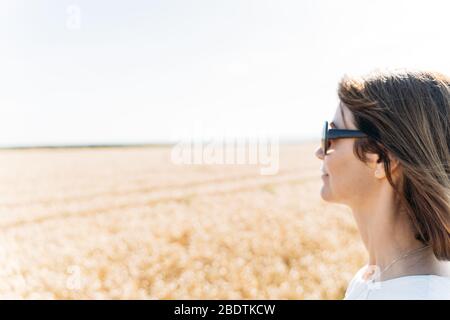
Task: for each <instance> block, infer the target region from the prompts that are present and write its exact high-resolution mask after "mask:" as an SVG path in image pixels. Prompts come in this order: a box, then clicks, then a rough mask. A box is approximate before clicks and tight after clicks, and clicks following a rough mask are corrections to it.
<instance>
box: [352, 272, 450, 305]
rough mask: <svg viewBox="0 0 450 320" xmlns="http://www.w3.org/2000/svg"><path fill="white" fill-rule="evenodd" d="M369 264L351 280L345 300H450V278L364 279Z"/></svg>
mask: <svg viewBox="0 0 450 320" xmlns="http://www.w3.org/2000/svg"><path fill="white" fill-rule="evenodd" d="M365 268H367V265H365V266H364V267H362V268H361V269H359V271H358V272H357V273H356V275H355V276H354V277H353V279H352V280H351V281H350V283H349V285H348V288H347V291H346V292H345V297H344V300H388V299H394V300H427V299H431V300H440V299H443V300H450V278H449V277H443V276H437V275H431V274H428V275H414V276H404V277H399V278H394V279H390V280H385V281H373V280H364V279H363V278H362V275H363V273H364V270H365Z"/></svg>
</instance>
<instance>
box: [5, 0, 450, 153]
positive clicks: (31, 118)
mask: <svg viewBox="0 0 450 320" xmlns="http://www.w3.org/2000/svg"><path fill="white" fill-rule="evenodd" d="M449 12H450V2H449V1H446V0H443V1H433V0H427V1H413V0H407V1H399V0H398V1H391V0H383V1H381V0H378V1H360V0H344V1H343V0H340V1H335V0H332V1H324V0H311V1H298V0H292V1H284V0H276V1H263V0H255V1H246V0H223V1H219V0H204V1H199V0H192V1H188V0H151V1H148V0H147V1H138V0H134V1H107V0H95V1H94V0H71V1H67V0H54V1H51V0H26V1H25V0H2V1H1V4H0V55H1V56H0V57H1V59H0V146H12V145H36V144H45V145H47V144H94V143H146V142H148V143H151V142H170V141H176V140H177V139H178V137H179V135H180V134H183V133H186V132H192V131H193V130H194V128H197V129H195V130H199V129H198V128H200V134H204V133H205V132H207V131H208V130H212V129H214V130H215V132H216V133H217V132H227V133H226V134H228V133H229V132H231V135H245V134H254V133H263V134H273V135H278V136H279V137H280V138H281V139H311V138H319V136H320V133H321V129H322V123H323V121H324V120H325V119H328V120H331V118H332V116H333V114H334V111H335V108H336V105H337V97H336V87H337V82H338V81H339V79H340V78H341V77H342V76H343V75H344V74H345V73H365V72H368V71H371V70H373V69H375V68H396V67H413V68H426V69H433V70H438V71H441V72H443V73H447V74H450V59H449V56H450V41H449V31H448V30H450V22H449V19H448V13H449Z"/></svg>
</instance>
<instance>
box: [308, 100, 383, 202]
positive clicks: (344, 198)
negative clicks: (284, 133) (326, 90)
mask: <svg viewBox="0 0 450 320" xmlns="http://www.w3.org/2000/svg"><path fill="white" fill-rule="evenodd" d="M332 122H333V123H334V126H333V125H331V124H330V126H331V127H333V128H335V129H353V130H357V128H356V127H355V126H354V124H353V115H352V114H351V112H350V111H349V110H348V109H347V108H346V107H345V106H343V105H342V104H340V105H339V106H338V107H337V109H336V112H335V115H334V118H333V120H332ZM355 140H356V139H355V138H346V139H333V140H330V142H329V148H328V151H327V155H324V154H323V150H322V147H319V148H318V149H317V150H316V152H315V155H316V157H317V158H319V159H320V160H323V163H322V166H321V171H322V173H324V174H326V176H322V182H323V185H322V189H321V191H320V195H321V197H322V199H323V200H325V201H327V202H335V203H341V204H345V205H349V206H350V207H354V206H358V205H359V204H361V203H360V201H363V202H366V203H367V200H369V199H367V196H368V195H370V194H373V193H372V191H374V188H375V187H376V183H377V182H378V181H377V180H378V179H376V178H375V176H374V171H375V169H376V168H375V164H374V165H373V166H372V168H371V167H369V165H368V164H364V163H363V162H362V161H360V160H359V159H358V158H356V156H355V155H354V154H353V144H354V142H355ZM374 156H375V155H374ZM368 158H369V159H371V156H370V155H368ZM371 160H372V159H371ZM374 161H375V162H376V159H374Z"/></svg>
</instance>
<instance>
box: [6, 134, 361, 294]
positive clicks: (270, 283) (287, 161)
mask: <svg viewBox="0 0 450 320" xmlns="http://www.w3.org/2000/svg"><path fill="white" fill-rule="evenodd" d="M317 145H318V142H317V143H304V144H299V145H282V146H280V169H279V172H278V174H276V175H272V176H264V175H261V174H260V172H259V168H260V167H259V166H257V165H176V164H173V163H172V162H171V161H170V150H171V148H170V147H147V148H105V149H87V148H86V149H54V150H53V149H35V150H2V151H0V181H1V183H0V188H1V190H0V298H3V299H342V298H343V296H344V292H345V289H346V286H347V284H348V281H349V280H350V279H351V277H352V276H353V274H354V273H355V272H356V271H357V270H358V269H359V268H360V267H361V266H362V265H363V264H364V261H365V259H366V254H365V251H364V248H363V245H362V243H361V240H360V237H359V234H358V231H357V228H356V224H355V222H354V221H353V218H352V216H351V212H350V210H349V209H348V208H346V207H344V206H340V205H337V204H330V203H326V202H324V201H323V200H322V199H321V198H320V193H319V192H320V188H321V185H322V181H321V178H320V165H321V163H320V161H319V160H318V159H317V158H315V156H314V149H315V148H316V147H317Z"/></svg>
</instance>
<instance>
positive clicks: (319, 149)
mask: <svg viewBox="0 0 450 320" xmlns="http://www.w3.org/2000/svg"><path fill="white" fill-rule="evenodd" d="M315 155H316V157H317V158H319V159H320V160H323V150H322V147H318V148H317V149H316V152H315Z"/></svg>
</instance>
